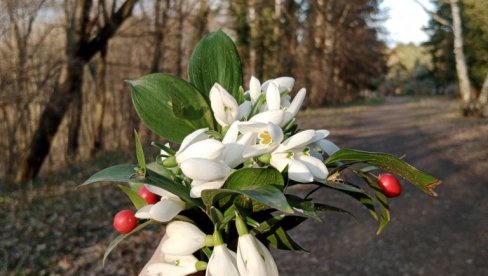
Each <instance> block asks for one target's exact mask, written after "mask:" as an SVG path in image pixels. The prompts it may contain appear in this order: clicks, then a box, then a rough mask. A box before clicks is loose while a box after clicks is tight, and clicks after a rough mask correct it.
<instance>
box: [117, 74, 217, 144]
mask: <svg viewBox="0 0 488 276" xmlns="http://www.w3.org/2000/svg"><path fill="white" fill-rule="evenodd" d="M127 83H129V84H130V87H131V96H132V102H133V104H134V107H135V109H136V112H137V114H138V115H139V117H140V118H141V119H142V121H143V122H144V124H146V126H147V127H148V128H149V129H151V130H152V131H153V132H154V133H156V134H158V135H160V136H162V137H164V138H166V139H168V140H170V141H172V142H175V143H181V141H182V140H183V138H185V136H187V135H188V134H189V133H191V132H193V131H194V130H197V129H199V128H205V127H209V128H211V129H213V117H212V113H211V111H210V108H209V106H208V104H207V102H206V101H205V99H204V98H203V97H202V95H200V93H199V92H198V90H197V89H196V88H195V87H194V86H193V85H191V84H190V83H188V82H186V81H184V80H182V79H180V78H178V77H175V76H171V75H166V74H151V75H146V76H143V77H141V78H139V79H137V80H132V81H127Z"/></svg>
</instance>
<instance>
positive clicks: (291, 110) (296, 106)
mask: <svg viewBox="0 0 488 276" xmlns="http://www.w3.org/2000/svg"><path fill="white" fill-rule="evenodd" d="M306 95H307V90H305V88H302V89H300V91H298V93H297V95H296V96H295V98H293V101H292V102H291V103H290V106H288V108H287V109H286V113H285V118H284V119H283V123H284V124H286V123H288V122H289V121H290V120H291V119H293V118H295V116H296V115H297V113H298V111H299V110H300V108H301V107H302V104H303V101H304V100H305V96H306Z"/></svg>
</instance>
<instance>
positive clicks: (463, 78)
mask: <svg viewBox="0 0 488 276" xmlns="http://www.w3.org/2000/svg"><path fill="white" fill-rule="evenodd" d="M450 4H451V13H452V29H453V33H454V57H455V59H456V71H457V77H458V81H459V92H460V93H461V98H462V101H463V103H462V108H463V112H464V114H465V115H470V113H471V112H472V110H473V108H474V106H473V100H472V97H471V83H470V80H469V75H468V67H467V65H466V58H465V56H464V49H463V29H462V24H461V12H460V10H459V3H458V0H450Z"/></svg>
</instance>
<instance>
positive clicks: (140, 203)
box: [117, 185, 147, 210]
mask: <svg viewBox="0 0 488 276" xmlns="http://www.w3.org/2000/svg"><path fill="white" fill-rule="evenodd" d="M117 186H118V187H119V188H120V189H121V190H122V191H123V192H124V193H125V194H126V195H127V197H129V199H130V201H131V202H132V204H134V207H136V209H137V210H139V209H141V208H142V207H144V206H146V205H147V203H146V201H144V199H143V198H142V197H141V196H140V195H139V194H138V193H136V192H134V190H132V189H131V188H129V187H126V186H124V185H117Z"/></svg>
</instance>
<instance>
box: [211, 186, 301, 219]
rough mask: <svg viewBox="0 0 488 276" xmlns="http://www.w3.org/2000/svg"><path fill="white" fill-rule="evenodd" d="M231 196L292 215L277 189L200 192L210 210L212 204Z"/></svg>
mask: <svg viewBox="0 0 488 276" xmlns="http://www.w3.org/2000/svg"><path fill="white" fill-rule="evenodd" d="M233 194H241V195H245V196H247V197H249V198H250V199H252V200H256V201H258V202H260V203H262V204H264V205H266V206H269V207H271V208H274V209H277V210H280V211H282V212H285V213H293V209H291V207H290V205H289V204H288V202H287V201H286V198H285V196H284V195H283V192H281V191H280V190H279V189H278V188H276V187H274V186H272V185H268V186H248V187H246V188H244V189H240V190H231V189H212V190H204V191H203V192H202V199H203V202H204V203H205V205H206V206H207V208H210V206H212V205H213V204H214V202H216V201H218V200H220V199H222V198H224V197H226V196H229V195H233Z"/></svg>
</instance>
